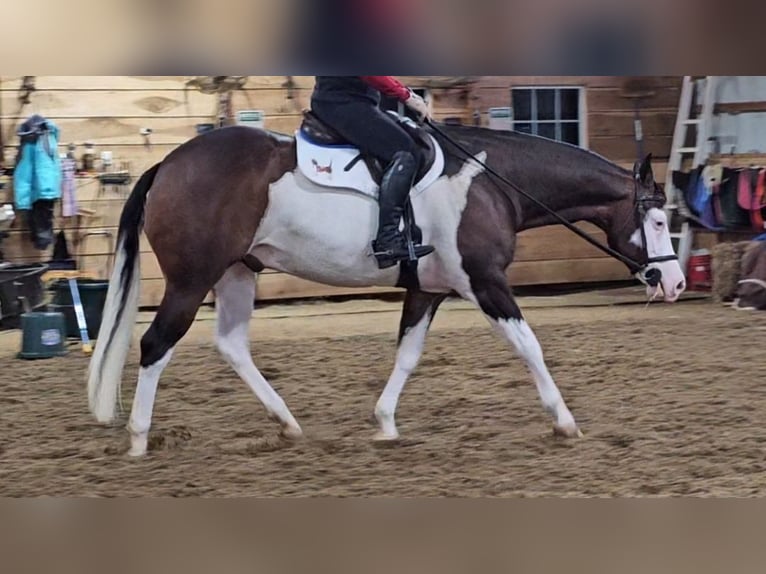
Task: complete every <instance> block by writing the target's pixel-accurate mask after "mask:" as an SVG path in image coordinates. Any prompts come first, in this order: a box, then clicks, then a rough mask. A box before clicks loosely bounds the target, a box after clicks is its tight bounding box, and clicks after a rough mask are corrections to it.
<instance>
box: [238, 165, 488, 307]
mask: <svg viewBox="0 0 766 574" xmlns="http://www.w3.org/2000/svg"><path fill="white" fill-rule="evenodd" d="M476 157H477V158H478V159H479V160H480V161H482V162H483V161H484V160H485V159H486V153H485V152H482V153H480V154H479V155H477V156H476ZM482 169H483V168H481V167H480V166H479V165H478V164H477V163H476V162H474V161H472V160H468V161H466V163H465V165H464V166H463V168H462V169H461V170H460V172H459V173H457V174H456V175H454V176H453V177H447V176H442V177H440V178H439V179H438V180H437V181H436V182H434V184H432V185H431V186H429V187H428V188H427V189H425V190H423V191H422V192H420V193H417V194H413V196H412V205H413V209H414V211H415V218H416V221H417V224H418V226H419V227H420V228H421V230H422V232H423V243H425V244H430V245H433V246H434V247H435V248H436V251H435V252H434V253H432V254H431V255H428V256H427V257H424V258H422V259H421V260H420V262H419V268H418V276H419V279H420V282H421V286H422V287H423V289H425V290H431V291H434V292H445V293H446V292H449V291H451V290H453V289H454V290H455V291H457V292H458V293H461V294H462V293H470V281H469V279H468V276H467V275H466V273H465V271H464V270H463V268H462V259H461V257H460V253H459V251H458V249H457V230H458V227H459V225H460V220H461V218H462V214H463V210H464V209H465V206H466V203H467V201H468V199H467V198H468V189H469V187H470V186H471V183H472V182H473V178H475V177H476V176H477V175H478V174H479V173H481V171H482ZM377 225H378V205H377V202H376V201H375V200H374V199H371V198H369V197H366V196H364V195H362V194H360V193H356V192H353V191H346V190H343V189H331V188H326V187H322V186H319V185H316V184H314V183H313V182H311V181H309V180H308V179H307V178H306V177H305V176H303V175H302V174H301V173H300V172H298V171H297V170H296V171H292V172H289V173H286V174H285V175H284V176H282V178H280V179H279V180H278V181H276V182H274V183H273V184H272V185H271V187H270V189H269V203H268V207H267V209H266V213H265V214H264V217H263V220H262V221H261V224H260V225H259V226H258V230H257V232H256V234H255V237H254V238H253V242H252V245H251V248H250V253H251V254H253V255H254V256H255V257H257V258H258V259H259V260H260V261H261V262H262V263H263V264H264V265H265V266H266V267H269V268H272V269H277V270H279V271H283V272H285V273H290V274H292V275H296V276H299V277H303V278H305V279H308V280H311V281H317V282H319V283H324V284H328V285H335V286H350V287H366V286H373V285H379V286H393V285H395V284H396V281H397V279H398V277H399V268H398V266H397V267H392V268H389V269H385V270H381V269H379V268H378V265H377V262H376V261H375V258H374V257H373V256H372V248H371V243H372V240H373V239H374V237H375V233H376V231H377Z"/></svg>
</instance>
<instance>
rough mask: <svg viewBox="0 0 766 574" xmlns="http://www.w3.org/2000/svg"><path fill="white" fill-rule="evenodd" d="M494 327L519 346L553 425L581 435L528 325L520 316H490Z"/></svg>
mask: <svg viewBox="0 0 766 574" xmlns="http://www.w3.org/2000/svg"><path fill="white" fill-rule="evenodd" d="M490 323H491V324H492V326H493V328H494V329H495V330H496V331H497V332H498V333H499V334H500V335H501V336H502V337H503V338H505V339H506V340H507V341H508V342H510V343H511V344H512V345H513V347H514V348H515V349H516V353H517V354H518V355H519V357H521V358H522V359H523V360H524V362H525V363H526V364H527V367H528V368H529V370H530V372H531V373H532V378H533V379H534V381H535V384H536V385H537V392H538V393H539V395H540V400H541V401H542V403H543V408H545V410H546V411H547V412H548V413H549V414H550V415H551V416H552V417H553V418H554V420H555V423H554V428H555V429H556V432H557V433H559V434H563V435H565V436H569V437H575V436H579V435H580V434H581V433H580V431H579V429H578V428H577V423H575V420H574V417H573V416H572V413H571V412H570V411H569V408H568V407H567V405H566V403H565V402H564V399H563V397H562V396H561V392H560V391H559V389H558V387H557V386H556V383H555V382H554V381H553V377H552V376H551V374H550V372H549V371H548V367H547V366H546V364H545V359H544V357H543V350H542V347H540V342H539V341H538V340H537V337H536V336H535V334H534V332H533V331H532V328H531V327H530V326H529V324H528V323H527V322H526V321H524V320H520V319H506V320H499V321H496V320H494V319H490Z"/></svg>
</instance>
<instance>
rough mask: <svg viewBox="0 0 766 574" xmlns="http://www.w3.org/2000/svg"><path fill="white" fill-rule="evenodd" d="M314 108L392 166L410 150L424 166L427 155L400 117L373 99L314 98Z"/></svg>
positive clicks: (365, 148)
mask: <svg viewBox="0 0 766 574" xmlns="http://www.w3.org/2000/svg"><path fill="white" fill-rule="evenodd" d="M311 109H312V111H313V112H314V114H316V116H317V117H318V118H319V119H320V120H322V121H323V122H325V123H327V124H329V125H330V126H331V127H333V128H335V131H337V132H338V133H339V134H340V135H342V136H343V137H344V138H345V139H347V140H348V141H349V142H350V143H352V144H353V145H354V146H356V147H358V148H359V149H360V151H362V153H365V154H369V155H371V156H373V157H375V158H377V159H379V160H380V161H382V162H383V163H384V165H385V166H388V165H389V164H390V163H391V161H392V160H393V158H394V155H395V154H396V153H397V152H400V151H405V152H410V153H411V154H412V155H413V157H414V158H415V165H416V166H418V167H420V165H421V162H422V161H423V154H422V152H421V151H420V148H419V147H418V146H417V144H416V143H415V141H414V140H413V139H412V138H411V137H410V136H409V134H408V133H407V132H406V131H404V129H403V128H402V127H401V126H399V125H398V123H397V122H396V120H395V119H394V118H392V117H391V116H390V114H387V113H386V112H384V111H383V110H381V109H380V108H379V107H378V106H376V105H375V104H374V103H372V102H367V101H364V100H353V99H349V100H346V101H343V102H335V101H328V102H325V101H322V100H312V102H311Z"/></svg>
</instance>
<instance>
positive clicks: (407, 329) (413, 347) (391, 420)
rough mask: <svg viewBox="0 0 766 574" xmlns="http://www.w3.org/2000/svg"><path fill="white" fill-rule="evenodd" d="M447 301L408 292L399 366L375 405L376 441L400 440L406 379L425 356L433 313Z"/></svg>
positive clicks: (401, 326)
mask: <svg viewBox="0 0 766 574" xmlns="http://www.w3.org/2000/svg"><path fill="white" fill-rule="evenodd" d="M445 298H446V296H445V295H436V294H430V293H423V292H421V291H407V295H406V297H405V300H404V309H403V310H402V318H401V321H400V325H399V344H398V349H397V353H396V365H395V366H394V370H393V372H392V373H391V376H390V377H389V379H388V382H387V383H386V387H385V388H384V389H383V393H382V394H381V395H380V398H379V399H378V403H377V405H376V406H375V417H376V418H377V419H378V424H380V430H379V431H378V433H377V434H376V435H375V440H396V439H397V438H398V437H399V433H398V431H397V430H396V421H395V414H396V405H397V403H398V402H399V396H400V395H401V393H402V391H403V390H404V385H405V384H406V383H407V379H408V378H409V377H410V374H411V373H412V371H413V370H415V367H416V366H417V364H418V362H419V361H420V357H421V355H422V354H423V346H424V345H425V340H426V334H427V333H428V328H429V327H430V326H431V321H432V320H433V317H434V313H436V310H437V309H438V307H439V305H440V304H441V303H442V301H444V299H445Z"/></svg>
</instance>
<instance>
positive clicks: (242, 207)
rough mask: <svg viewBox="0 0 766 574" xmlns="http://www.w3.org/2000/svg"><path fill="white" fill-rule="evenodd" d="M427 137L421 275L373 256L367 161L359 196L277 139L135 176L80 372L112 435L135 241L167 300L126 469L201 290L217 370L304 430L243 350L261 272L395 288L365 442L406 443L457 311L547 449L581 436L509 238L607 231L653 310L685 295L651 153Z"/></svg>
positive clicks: (148, 339)
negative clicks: (390, 355)
mask: <svg viewBox="0 0 766 574" xmlns="http://www.w3.org/2000/svg"><path fill="white" fill-rule="evenodd" d="M431 125H432V126H433V127H435V128H436V127H438V132H436V131H434V130H429V128H428V125H426V126H420V127H417V130H418V131H419V132H420V133H421V135H423V134H424V133H425V134H426V135H425V136H424V137H425V138H426V139H427V141H430V142H431V145H432V151H433V150H434V149H435V150H436V152H437V153H438V154H440V155H439V157H440V158H441V164H439V166H438V167H439V169H437V170H436V171H434V169H433V168H432V169H431V170H430V172H429V173H431V182H430V183H429V184H428V185H420V187H413V192H412V193H411V195H410V198H409V207H410V212H411V214H412V215H413V216H414V219H413V221H414V222H415V227H414V228H415V229H416V231H417V232H418V233H419V235H420V237H421V238H422V240H423V241H424V242H426V243H427V244H430V245H433V246H434V247H435V248H436V250H435V252H434V253H432V254H430V255H428V256H427V257H424V258H423V259H421V260H419V261H418V262H417V264H415V265H414V266H413V265H412V264H411V263H406V264H401V265H400V266H398V267H391V268H388V269H383V270H381V269H379V268H378V267H377V264H376V262H375V259H374V257H373V256H372V250H371V247H370V244H371V241H372V239H373V237H374V233H375V231H376V229H375V226H376V225H377V209H378V207H377V201H376V197H375V195H374V194H369V193H361V192H360V191H359V190H361V189H365V190H367V191H368V190H369V188H370V187H372V188H374V186H370V185H369V184H370V183H371V182H372V181H374V179H373V178H374V176H373V175H372V173H373V171H374V170H373V169H372V167H371V166H372V164H371V163H369V162H363V161H360V162H357V163H356V165H355V166H354V168H353V169H354V170H357V169H359V170H362V171H361V172H359V173H362V175H359V174H357V175H356V176H355V177H357V178H358V183H359V185H358V186H357V188H353V187H352V186H351V185H352V184H353V182H352V184H347V183H344V184H343V185H340V186H337V185H336V186H335V187H331V186H329V185H322V184H319V183H316V179H315V178H316V177H320V176H325V177H329V176H330V174H327V173H323V174H316V173H314V174H310V173H309V172H310V168H308V169H306V168H303V169H302V168H301V166H300V165H299V160H300V158H301V146H302V145H306V144H302V143H301V140H300V137H299V136H300V135H301V134H302V132H301V130H296V132H295V133H294V134H293V135H286V134H282V133H278V132H274V131H270V130H267V129H262V128H257V127H249V126H227V127H222V128H219V129H216V130H213V131H210V132H206V133H204V134H201V135H198V136H196V137H194V138H193V139H190V140H189V141H187V142H185V143H184V144H182V145H180V146H179V147H178V148H176V149H175V150H173V151H172V152H170V153H169V154H168V155H167V156H166V157H165V158H164V159H163V160H162V161H161V162H159V163H157V164H156V165H154V166H153V167H151V168H150V169H148V170H147V171H145V172H144V173H143V174H142V175H141V176H140V177H139V179H138V180H137V182H136V184H135V186H134V188H133V190H132V192H131V194H130V196H129V197H128V199H127V200H126V203H125V204H124V207H123V210H122V213H121V217H120V222H119V230H118V237H117V243H116V251H115V259H114V261H115V263H114V266H113V271H112V274H111V276H110V281H109V288H108V292H107V298H106V303H105V306H104V310H103V314H102V323H101V327H100V330H99V333H98V337H97V344H96V346H95V350H94V353H93V355H92V357H91V361H90V365H89V368H88V374H87V390H88V404H89V409H90V411H91V413H92V414H93V415H94V416H95V418H96V420H97V421H99V422H100V423H105V424H109V423H111V422H113V421H114V419H115V416H116V413H115V411H116V405H117V402H118V399H119V396H120V384H121V378H122V371H123V367H124V364H125V361H126V358H127V355H128V352H129V348H130V346H131V340H132V332H133V327H134V324H135V320H136V314H137V309H138V301H139V298H138V297H139V284H140V265H139V263H140V257H139V237H140V234H141V232H142V231H143V232H144V233H145V234H146V237H147V239H148V242H149V245H150V247H151V249H152V250H153V252H154V253H155V255H156V257H157V260H158V262H159V265H160V268H161V270H162V273H163V276H164V278H165V291H164V295H163V298H162V301H161V303H160V305H159V308H158V309H157V312H156V316H155V317H154V320H153V321H152V323H151V325H150V326H149V328H148V329H147V330H146V332H145V333H144V334H143V336H142V338H141V341H140V370H139V375H138V382H137V386H136V389H135V394H134V398H133V403H132V409H131V412H130V417H129V421H128V424H127V429H126V430H127V431H128V433H129V435H130V448H129V451H128V454H129V455H130V456H135V457H139V456H142V455H144V454H145V453H146V452H147V439H148V434H149V430H150V427H151V418H152V410H153V406H154V402H155V396H156V391H157V386H158V381H159V379H160V376H161V374H162V372H163V370H164V369H165V367H166V366H167V365H168V363H169V361H170V360H171V356H172V355H173V350H174V348H175V347H176V345H177V344H178V342H179V340H181V339H182V337H183V336H184V335H185V334H186V332H187V330H188V329H189V327H190V326H191V325H192V322H193V321H194V319H195V315H196V313H197V310H198V308H199V306H200V305H201V304H202V303H203V301H204V299H205V297H206V296H207V295H208V293H210V292H211V291H213V292H214V293H215V296H216V298H215V307H216V330H215V341H216V345H217V348H218V350H219V352H220V354H221V355H222V356H223V358H224V359H225V360H226V362H227V363H228V364H229V365H230V366H231V367H232V368H233V370H234V371H235V372H236V373H237V374H238V375H239V377H240V378H241V379H242V380H243V381H244V382H245V383H246V384H247V385H248V386H249V387H250V389H251V390H252V392H253V393H254V394H255V395H256V397H257V398H258V399H259V400H260V402H261V403H262V406H263V407H264V408H265V410H266V413H267V414H268V416H269V417H270V418H271V419H272V420H274V421H275V422H278V423H279V425H280V426H281V433H282V435H283V436H284V437H286V438H287V439H298V438H299V437H301V436H302V433H303V431H302V429H301V427H300V425H299V424H298V421H297V420H296V419H295V417H294V416H293V414H292V413H291V411H290V409H289V408H288V406H287V404H286V403H285V401H284V400H283V399H282V397H281V396H280V395H279V394H278V393H277V392H276V391H275V390H274V388H273V387H272V386H271V385H270V383H269V382H268V381H267V380H266V379H265V378H264V377H263V375H262V374H261V372H260V371H259V370H258V368H257V367H256V365H255V363H254V362H253V358H252V356H251V352H250V341H249V334H248V326H249V320H250V318H251V316H252V312H253V308H254V301H255V299H256V278H257V273H259V272H260V271H262V270H264V269H266V268H269V269H274V270H278V271H281V272H284V273H288V274H291V275H294V276H297V277H301V278H304V279H307V280H311V281H315V282H320V283H323V284H327V285H332V286H352V287H366V286H384V287H386V286H389V287H396V286H399V287H402V288H403V289H404V303H403V308H402V313H401V318H400V325H399V332H398V337H397V343H396V358H395V363H394V366H393V370H392V371H391V373H390V376H389V378H388V380H387V383H386V385H385V388H384V390H383V391H382V393H381V394H380V396H379V398H378V400H377V403H376V406H375V409H374V415H375V419H376V420H377V423H378V429H377V433H376V434H375V436H374V440H379V441H395V440H397V439H398V438H399V433H398V430H397V426H396V421H395V415H396V408H397V404H398V402H399V397H400V395H401V393H402V391H403V389H404V386H405V384H406V383H407V380H408V378H409V377H410V375H411V373H412V372H413V370H414V369H415V368H416V366H417V364H418V362H419V360H420V357H421V354H422V353H423V348H424V344H425V340H426V335H427V332H428V330H429V326H430V325H431V322H432V320H433V318H434V314H435V313H436V311H437V309H438V307H439V305H440V304H441V303H442V302H443V301H444V300H445V299H447V298H448V297H450V296H453V297H459V298H462V299H464V300H466V301H469V302H471V303H472V304H474V305H475V306H476V307H477V308H478V310H479V311H480V312H481V313H483V314H484V316H485V317H486V319H487V321H488V322H489V324H490V326H491V327H492V328H493V329H494V330H495V331H496V332H497V333H498V334H499V335H500V336H501V337H503V338H504V339H505V340H506V341H507V342H508V343H510V345H511V346H512V347H513V348H515V351H516V353H517V355H518V356H520V358H521V359H523V361H524V362H525V364H526V366H527V367H528V370H529V371H530V372H531V375H532V379H533V380H534V382H535V384H536V386H537V390H538V394H539V397H540V400H541V401H542V405H543V407H544V409H545V410H546V411H547V412H548V414H549V415H550V416H551V417H552V419H553V431H554V433H556V434H557V435H561V436H563V437H571V438H575V437H580V436H582V432H581V431H580V429H579V427H578V424H577V423H576V421H575V419H574V417H573V415H572V413H571V412H570V410H569V408H568V407H567V405H566V403H565V401H564V399H563V397H562V394H561V392H560V391H559V388H558V387H557V385H556V383H555V382H554V380H553V377H552V376H551V374H550V372H549V370H548V367H547V366H546V362H545V360H544V355H543V350H542V346H541V344H540V342H539V341H538V339H537V337H536V336H535V334H534V332H533V330H532V329H531V328H530V326H529V324H528V323H527V322H526V320H525V319H524V316H523V314H522V311H521V309H520V308H519V306H518V305H517V303H516V301H515V299H514V296H513V294H512V288H511V286H510V285H509V281H508V278H507V275H506V269H507V268H508V266H509V265H511V263H512V262H513V258H514V250H515V246H516V237H517V234H518V233H520V232H522V231H524V230H527V229H532V228H537V227H541V226H547V225H551V224H556V223H560V220H561V219H562V218H563V219H565V220H566V221H568V222H578V221H588V222H591V223H593V224H595V225H596V226H597V227H598V228H600V229H601V230H603V231H604V233H605V235H606V238H607V244H608V247H606V246H605V248H606V249H610V250H612V253H614V254H616V255H619V256H621V257H622V260H623V262H624V263H625V264H626V265H627V266H628V270H629V271H630V272H632V273H634V274H636V276H637V277H638V278H639V279H642V280H643V279H645V278H647V277H649V275H650V274H651V273H654V274H655V275H654V276H655V277H657V276H658V275H660V274H661V279H658V280H656V281H653V282H647V281H644V282H645V283H646V284H647V287H646V291H647V296H648V297H650V298H652V299H654V298H658V297H659V296H660V295H662V297H663V299H664V301H665V302H667V303H673V302H675V301H676V300H677V299H678V297H679V296H680V295H681V293H682V292H683V291H684V289H685V277H684V273H683V272H682V270H681V267H680V265H679V263H678V260H677V257H676V256H675V252H674V249H673V245H672V243H671V237H670V234H669V229H668V220H667V216H666V214H665V212H664V211H663V206H664V205H665V201H666V198H665V194H664V191H663V189H662V187H661V186H660V185H659V184H657V183H656V182H655V179H654V174H653V171H652V165H651V155H647V156H646V157H644V158H643V159H639V160H638V161H636V162H635V164H634V166H633V169H632V171H631V170H629V169H625V168H623V167H621V166H618V165H617V164H615V163H613V162H611V161H609V160H607V159H606V158H604V157H602V156H600V155H598V154H596V153H593V152H591V151H588V150H586V149H582V148H580V147H578V146H574V145H570V144H567V143H563V142H558V141H554V140H550V139H546V138H542V137H538V136H534V135H529V134H522V133H518V132H513V131H496V130H491V129H489V128H484V127H475V126H464V125H448V124H441V123H439V124H437V123H432V124H431ZM335 143H338V142H335ZM451 144H456V145H460V146H463V149H467V150H469V151H470V153H471V156H470V157H469V156H465V157H463V156H462V155H461V154H458V153H457V152H456V151H455V150H454V149H453V148H452V147H450V146H451ZM317 149H319V147H316V148H315V149H314V151H316V150H317ZM321 150H324V151H325V152H326V153H327V154H330V155H332V154H335V157H336V158H338V157H340V155H338V154H342V153H351V155H353V153H356V152H355V151H354V150H353V149H349V146H348V145H346V146H339V147H338V149H333V148H331V147H322V148H321V149H320V151H321ZM346 157H350V156H346ZM341 159H343V158H342V157H341ZM327 163H328V162H326V161H323V162H320V164H321V165H327ZM308 165H311V164H310V163H309V164H308ZM336 165H342V164H341V163H337V162H336ZM431 165H432V166H433V165H435V162H432V164H431ZM490 165H492V166H493V167H492V168H490V167H489V166H490ZM368 168H369V169H368ZM346 169H347V171H348V169H349V166H347V168H346ZM488 169H492V170H493V171H494V173H497V174H498V175H500V176H501V177H504V178H513V180H514V184H515V185H516V186H517V188H518V189H519V190H523V191H525V193H524V194H522V193H518V192H512V191H510V190H508V189H507V187H505V186H504V185H501V182H499V181H498V180H497V178H493V177H491V173H488ZM365 170H366V171H365ZM335 171H336V172H340V171H341V168H336V170H335ZM345 175H346V176H348V173H346V174H345ZM421 175H422V173H421ZM338 177H340V176H338ZM365 177H366V178H367V179H366V180H364V181H363V179H364V178H365ZM312 178H313V179H312ZM416 181H420V183H421V184H422V183H423V180H422V179H421V180H416ZM631 262H632V263H631ZM628 276H629V275H628Z"/></svg>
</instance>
